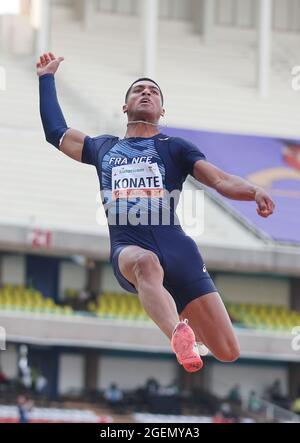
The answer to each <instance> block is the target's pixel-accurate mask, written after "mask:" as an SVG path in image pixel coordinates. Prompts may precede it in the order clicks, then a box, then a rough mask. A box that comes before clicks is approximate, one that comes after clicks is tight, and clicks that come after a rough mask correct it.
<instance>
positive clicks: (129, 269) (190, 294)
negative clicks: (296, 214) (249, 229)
mask: <svg viewBox="0 0 300 443" xmlns="http://www.w3.org/2000/svg"><path fill="white" fill-rule="evenodd" d="M63 60H64V59H63V58H62V57H60V58H56V57H55V56H54V55H53V54H52V53H47V54H43V55H42V56H41V57H40V60H39V62H38V63H37V74H38V76H39V81H40V112H41V118H42V123H43V127H44V131H45V136H46V139H47V141H48V142H49V143H51V144H52V145H54V146H55V147H56V148H58V149H59V150H60V151H61V152H63V153H64V154H66V155H68V156H69V157H71V158H72V159H74V160H77V161H79V162H82V163H86V164H89V165H93V166H95V168H96V171H97V174H98V177H99V182H100V188H101V191H102V197H103V204H104V207H105V210H106V215H107V218H108V224H109V232H110V242H111V257H110V259H111V263H112V266H113V269H114V273H115V276H116V278H117V280H118V281H119V283H120V285H121V287H122V288H124V289H125V290H127V291H130V292H134V293H137V294H138V296H139V298H140V301H141V303H142V305H143V307H144V309H145V310H146V312H147V313H148V315H149V316H150V317H151V318H152V320H153V321H154V322H155V323H156V324H157V325H158V327H159V328H160V329H161V331H162V332H164V334H166V336H167V337H168V338H169V339H170V340H171V345H172V349H173V351H174V352H175V354H176V356H177V359H178V361H179V363H180V364H182V365H183V367H184V368H185V369H186V370H187V371H189V372H195V371H197V370H199V369H201V367H202V366H203V362H202V359H201V355H205V353H206V352H207V348H208V349H209V350H210V351H211V353H212V354H213V355H214V356H215V357H216V358H217V359H219V360H221V361H226V362H231V361H234V360H236V359H237V358H238V357H239V353H240V350H239V344H238V341H237V338H236V334H235V332H234V330H233V327H232V324H231V321H230V318H229V316H228V313H227V311H226V309H225V307H224V304H223V302H222V300H221V297H220V295H219V293H218V291H217V289H216V287H215V285H214V283H213V281H212V279H211V277H210V275H209V273H208V272H207V270H206V266H205V265H204V263H203V260H202V257H201V255H200V253H199V251H198V247H197V245H196V243H195V242H194V241H193V240H192V239H191V238H190V237H189V236H187V235H186V234H185V233H184V231H183V230H182V228H181V226H180V224H179V222H178V219H177V216H176V203H175V204H172V203H171V202H172V200H171V199H168V198H167V197H168V195H170V194H171V193H172V192H174V191H178V193H180V191H181V190H182V185H183V182H184V181H185V179H186V177H187V176H188V175H189V174H191V175H193V176H194V177H195V179H197V180H198V181H199V182H201V183H203V184H205V185H207V186H210V187H212V188H214V189H216V190H217V191H218V192H219V193H220V194H222V195H223V196H226V197H228V198H230V199H235V200H244V201H255V202H256V203H257V213H258V215H260V216H261V217H268V216H269V215H271V214H272V213H273V210H274V203H273V201H272V199H271V198H270V196H269V195H268V194H267V193H266V192H265V191H264V190H263V189H262V188H259V187H256V186H253V185H251V184H250V183H249V182H247V181H246V180H244V179H242V178H240V177H237V176H233V175H230V174H227V173H226V172H224V171H222V170H220V169H218V168H217V167H215V166H214V165H212V164H211V163H209V162H207V161H206V159H205V155H204V154H203V153H202V152H200V150H199V149H198V148H197V147H196V146H195V145H193V144H192V143H190V142H188V141H187V140H184V139H181V138H178V137H169V136H167V135H165V134H162V133H161V132H160V131H159V129H158V125H159V120H160V118H161V117H163V116H164V114H165V110H164V107H163V105H164V98H163V94H162V91H161V89H160V87H159V86H158V84H157V83H156V82H155V81H153V80H151V79H149V78H141V79H139V80H137V81H135V82H134V83H133V84H132V85H131V86H130V88H129V89H128V91H127V94H126V99H125V105H124V106H123V112H124V113H125V114H127V117H128V126H127V131H126V134H125V137H124V138H123V139H120V138H118V137H115V136H113V135H102V136H99V137H96V138H91V137H89V136H87V135H85V134H83V133H82V132H80V131H78V130H76V129H71V128H69V127H68V125H67V123H66V121H65V119H64V116H63V113H62V111H61V108H60V106H59V103H58V100H57V95H56V88H55V80H54V75H55V73H56V71H57V69H58V67H59V65H60V64H61V62H62V61H63ZM166 214H167V215H168V217H166ZM166 220H168V222H167V223H166V222H165V221H166ZM197 343H198V344H199V345H197Z"/></svg>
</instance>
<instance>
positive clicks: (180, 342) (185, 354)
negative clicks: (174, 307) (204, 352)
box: [171, 320, 203, 372]
mask: <svg viewBox="0 0 300 443" xmlns="http://www.w3.org/2000/svg"><path fill="white" fill-rule="evenodd" d="M171 345H172V349H173V351H174V352H175V354H176V357H177V360H178V362H179V363H180V364H181V365H182V366H183V367H184V369H185V370H186V371H188V372H196V371H199V370H200V369H201V368H202V366H203V361H202V360H201V357H200V355H199V351H198V346H197V344H196V339H195V334H194V332H193V330H192V328H191V327H190V326H189V325H188V321H187V320H183V321H181V322H180V323H178V325H177V326H176V328H175V329H174V332H173V335H172V340H171Z"/></svg>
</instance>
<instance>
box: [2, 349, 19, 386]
mask: <svg viewBox="0 0 300 443" xmlns="http://www.w3.org/2000/svg"><path fill="white" fill-rule="evenodd" d="M0 367H1V368H2V371H3V372H4V374H5V375H7V377H8V378H15V377H17V375H18V352H17V346H16V345H13V344H9V345H7V348H6V350H5V351H0Z"/></svg>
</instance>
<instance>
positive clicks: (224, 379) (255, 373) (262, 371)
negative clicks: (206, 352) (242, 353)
mask: <svg viewBox="0 0 300 443" xmlns="http://www.w3.org/2000/svg"><path fill="white" fill-rule="evenodd" d="M276 379H279V380H280V381H281V387H282V393H283V394H286V393H287V391H288V369H287V367H284V366H276V365H274V366H271V365H263V364H261V365H254V364H251V365H249V364H234V365H232V364H225V363H224V364H218V363H213V364H212V365H211V366H210V383H209V389H210V390H211V391H212V392H213V393H214V394H216V395H218V396H220V397H225V396H226V395H227V394H228V391H229V390H230V389H231V388H232V387H233V386H234V385H235V384H239V385H240V388H241V394H242V396H243V397H245V398H247V397H248V394H249V392H250V391H251V390H255V391H256V393H257V395H259V396H261V395H263V393H264V391H265V389H266V388H268V387H269V386H270V385H271V384H272V383H273V382H274V381H275V380H276Z"/></svg>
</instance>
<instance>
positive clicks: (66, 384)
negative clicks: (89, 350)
mask: <svg viewBox="0 0 300 443" xmlns="http://www.w3.org/2000/svg"><path fill="white" fill-rule="evenodd" d="M83 387H84V356H83V355H79V354H61V355H60V357H59V371H58V392H59V394H66V393H68V392H69V391H70V390H73V389H76V390H77V389H78V390H79V389H82V388H83Z"/></svg>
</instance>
